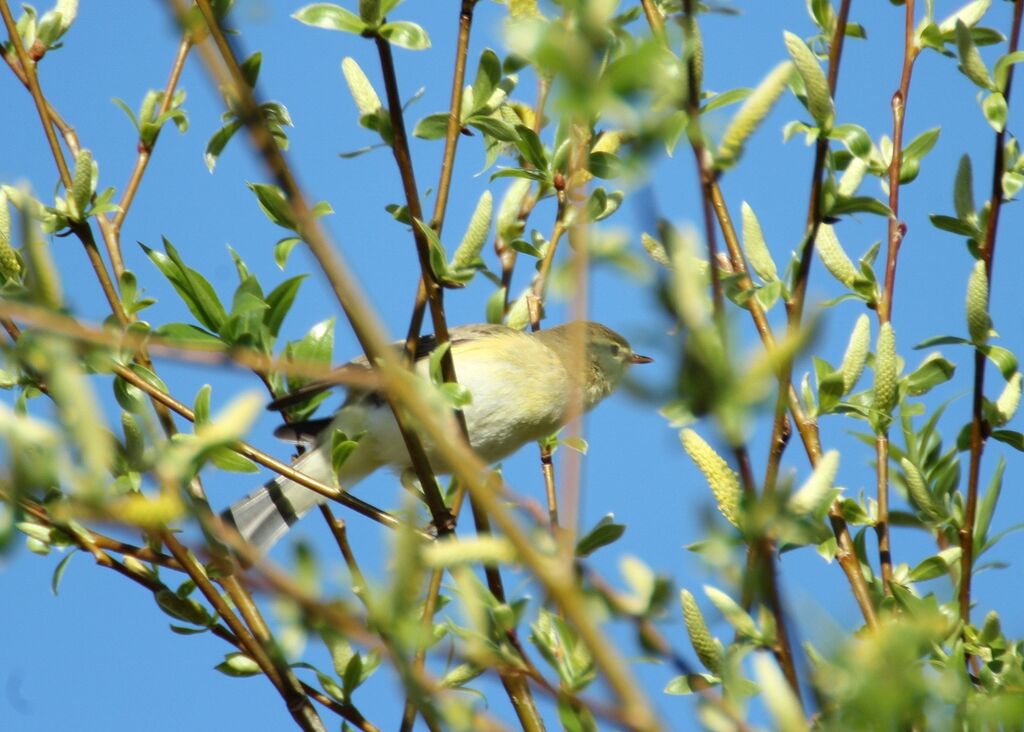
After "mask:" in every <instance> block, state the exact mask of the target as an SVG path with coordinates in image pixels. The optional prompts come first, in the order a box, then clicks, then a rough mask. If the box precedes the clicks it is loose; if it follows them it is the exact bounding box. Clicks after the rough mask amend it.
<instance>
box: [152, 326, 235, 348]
mask: <svg viewBox="0 0 1024 732" xmlns="http://www.w3.org/2000/svg"><path fill="white" fill-rule="evenodd" d="M153 335H157V336H160V337H161V338H167V339H168V340H172V341H178V342H180V343H181V344H183V345H185V346H187V347H196V346H199V347H201V348H225V347H226V346H225V344H224V342H223V341H221V339H220V338H218V337H217V336H216V335H214V334H213V333H210V332H209V331H207V330H203V329H202V328H199V327H197V326H194V325H192V324H191V323H166V324H164V325H161V326H160V327H159V328H157V329H156V330H154V331H153Z"/></svg>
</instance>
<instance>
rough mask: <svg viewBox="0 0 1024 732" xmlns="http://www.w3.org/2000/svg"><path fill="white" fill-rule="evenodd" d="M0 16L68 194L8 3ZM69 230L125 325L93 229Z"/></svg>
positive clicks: (49, 122)
mask: <svg viewBox="0 0 1024 732" xmlns="http://www.w3.org/2000/svg"><path fill="white" fill-rule="evenodd" d="M0 16H2V17H3V22H4V25H5V26H6V27H7V35H8V38H9V39H10V42H11V46H13V47H14V51H15V54H16V55H17V58H18V63H19V64H21V68H22V71H23V73H24V75H25V84H26V86H27V87H28V90H29V93H30V94H31V95H32V101H33V102H34V103H35V106H36V112H37V113H38V114H39V121H40V122H41V123H42V125H43V133H44V134H45V136H46V142H47V144H48V145H49V146H50V152H51V154H52V155H53V160H54V162H55V163H56V164H57V171H58V172H59V173H60V179H61V182H62V183H63V184H64V187H65V188H66V189H67V190H68V191H70V190H71V184H72V181H71V171H70V169H69V168H68V164H67V161H66V160H65V159H64V153H63V151H62V150H61V148H60V141H59V140H58V139H57V134H56V132H54V123H53V119H52V118H51V117H50V107H49V105H48V104H47V103H46V98H45V96H44V95H43V90H42V87H41V86H40V84H39V75H38V74H37V70H36V62H35V61H33V60H32V59H31V58H30V57H29V55H28V53H27V52H26V51H25V46H24V44H23V43H22V42H21V36H20V35H19V34H18V29H17V24H16V23H15V21H14V17H13V16H12V15H11V10H10V8H9V7H8V5H7V0H0ZM71 230H72V231H73V232H74V233H75V235H76V236H77V237H78V238H79V239H80V240H81V242H82V245H83V246H84V247H85V252H86V256H87V257H88V258H89V263H90V264H91V265H92V268H93V269H94V270H95V272H96V277H97V279H98V280H99V283H100V287H101V288H102V289H103V294H104V295H105V296H106V298H107V301H108V302H109V303H110V307H111V310H113V312H114V314H115V315H116V316H117V318H118V320H119V321H120V322H121V323H122V324H126V323H127V322H128V317H127V315H126V314H125V312H124V308H123V307H121V300H120V298H119V297H118V294H117V290H116V289H115V287H114V284H113V282H112V281H111V279H110V275H109V274H108V273H107V269H106V265H104V263H103V258H102V257H101V256H100V253H99V249H97V247H96V240H95V239H94V238H93V234H92V229H91V228H90V227H89V225H88V223H85V222H81V223H72V224H71Z"/></svg>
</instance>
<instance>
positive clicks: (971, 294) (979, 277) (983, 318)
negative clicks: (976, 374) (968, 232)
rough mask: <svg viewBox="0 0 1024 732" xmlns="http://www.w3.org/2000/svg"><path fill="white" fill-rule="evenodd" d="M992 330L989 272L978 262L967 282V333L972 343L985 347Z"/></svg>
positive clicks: (983, 264) (981, 262)
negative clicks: (989, 302)
mask: <svg viewBox="0 0 1024 732" xmlns="http://www.w3.org/2000/svg"><path fill="white" fill-rule="evenodd" d="M991 330H992V318H991V317H990V316H989V314H988V272H986V271H985V263H984V262H983V261H982V260H980V259H979V260H978V261H977V262H975V263H974V269H972V270H971V276H970V278H969V279H968V280H967V332H968V333H969V334H970V336H971V342H972V343H974V344H975V345H984V344H985V343H986V342H987V341H988V336H989V331H991Z"/></svg>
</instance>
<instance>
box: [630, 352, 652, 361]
mask: <svg viewBox="0 0 1024 732" xmlns="http://www.w3.org/2000/svg"><path fill="white" fill-rule="evenodd" d="M653 360H654V359H653V358H651V357H650V356H641V355H640V354H639V353H634V354H633V355H632V356H630V357H629V362H630V363H651V362H652V361H653Z"/></svg>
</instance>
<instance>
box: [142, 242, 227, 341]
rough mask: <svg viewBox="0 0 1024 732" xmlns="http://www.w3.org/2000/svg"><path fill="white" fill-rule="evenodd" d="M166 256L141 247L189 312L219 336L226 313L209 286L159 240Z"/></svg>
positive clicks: (173, 250) (176, 252)
mask: <svg viewBox="0 0 1024 732" xmlns="http://www.w3.org/2000/svg"><path fill="white" fill-rule="evenodd" d="M163 242H164V249H165V250H166V252H167V254H166V255H164V254H161V253H159V252H157V251H154V250H152V249H150V248H149V247H147V246H145V245H144V244H143V245H142V249H143V251H144V252H145V253H146V255H147V256H148V257H149V258H150V259H151V260H152V261H153V263H154V264H155V265H156V266H157V268H158V269H159V270H160V271H161V272H162V273H163V275H164V277H166V278H167V279H168V280H169V281H170V283H171V284H172V285H173V286H174V289H175V290H176V291H177V293H178V295H179V296H180V297H181V299H182V300H183V301H184V302H185V305H186V306H187V307H188V309H189V311H191V313H192V314H193V315H194V316H196V319H197V320H198V321H199V322H200V323H202V324H203V325H205V326H206V327H207V328H208V329H209V330H211V331H213V332H215V333H219V332H220V329H221V328H222V327H224V321H225V320H226V319H227V313H226V312H225V311H224V306H223V305H221V302H220V299H219V298H218V297H217V293H216V291H215V290H214V289H213V285H211V284H210V283H209V281H207V279H206V278H205V277H203V276H202V275H201V274H199V273H198V272H196V271H195V270H194V269H191V268H190V267H187V266H186V265H185V263H184V262H182V260H181V256H180V255H179V254H178V251H177V250H176V249H175V248H174V246H173V245H172V244H171V242H170V241H168V240H167V239H166V238H164V240H163Z"/></svg>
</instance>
